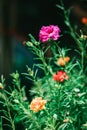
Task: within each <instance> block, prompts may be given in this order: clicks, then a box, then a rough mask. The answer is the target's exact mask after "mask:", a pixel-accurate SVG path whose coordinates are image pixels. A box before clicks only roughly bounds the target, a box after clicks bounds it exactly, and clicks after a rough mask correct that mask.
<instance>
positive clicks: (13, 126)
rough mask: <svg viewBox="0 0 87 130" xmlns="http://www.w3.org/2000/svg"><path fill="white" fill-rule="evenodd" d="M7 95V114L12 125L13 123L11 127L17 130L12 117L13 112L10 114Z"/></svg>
mask: <svg viewBox="0 0 87 130" xmlns="http://www.w3.org/2000/svg"><path fill="white" fill-rule="evenodd" d="M4 95H5V102H6V105H7V112H8V117H9V120H10V123H11V126H12V130H15V125H14V121H13V119H12V117H11V112H10V108H9V101H8V99H7V96H6V94H4Z"/></svg>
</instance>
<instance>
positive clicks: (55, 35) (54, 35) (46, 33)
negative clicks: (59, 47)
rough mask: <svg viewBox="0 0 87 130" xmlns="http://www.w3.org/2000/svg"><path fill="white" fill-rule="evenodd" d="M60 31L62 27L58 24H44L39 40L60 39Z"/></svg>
mask: <svg viewBox="0 0 87 130" xmlns="http://www.w3.org/2000/svg"><path fill="white" fill-rule="evenodd" d="M60 32H61V31H60V28H59V27H58V26H57V25H56V26H54V25H49V26H42V28H41V30H40V32H39V40H40V41H41V42H43V43H45V42H47V41H48V40H49V39H52V40H58V39H59V37H60V35H59V33H60Z"/></svg>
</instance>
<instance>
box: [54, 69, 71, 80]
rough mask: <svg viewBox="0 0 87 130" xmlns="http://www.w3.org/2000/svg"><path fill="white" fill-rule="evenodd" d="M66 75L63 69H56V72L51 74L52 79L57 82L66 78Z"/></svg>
mask: <svg viewBox="0 0 87 130" xmlns="http://www.w3.org/2000/svg"><path fill="white" fill-rule="evenodd" d="M68 78H69V77H68V75H67V74H66V72H65V71H62V70H60V71H58V72H57V73H56V74H54V75H53V79H54V80H56V81H59V82H63V81H64V80H68Z"/></svg>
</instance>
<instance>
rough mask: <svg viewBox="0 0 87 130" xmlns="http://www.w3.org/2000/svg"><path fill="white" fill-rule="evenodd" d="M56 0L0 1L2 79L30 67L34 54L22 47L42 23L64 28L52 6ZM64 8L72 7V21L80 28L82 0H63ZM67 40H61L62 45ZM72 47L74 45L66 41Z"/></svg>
mask: <svg viewBox="0 0 87 130" xmlns="http://www.w3.org/2000/svg"><path fill="white" fill-rule="evenodd" d="M59 1H60V0H44V1H41V0H28V1H26V0H25V1H24V0H0V75H2V74H3V75H4V76H5V78H6V82H7V83H8V82H9V80H10V77H9V73H12V72H14V71H16V70H18V71H19V73H21V72H26V65H29V66H30V67H32V65H33V63H34V62H35V61H34V55H33V54H32V53H31V52H30V51H29V50H27V49H26V48H25V47H24V46H23V44H22V43H23V42H24V41H26V40H28V34H29V33H31V34H32V35H33V36H34V37H35V38H36V39H37V40H38V34H39V30H40V28H41V27H42V26H43V25H50V24H54V25H59V27H60V28H61V30H64V29H66V26H65V24H64V20H63V17H62V15H61V14H62V13H61V11H60V9H58V8H57V7H56V4H60V2H59ZM64 4H65V7H66V8H68V7H70V6H73V7H74V9H73V11H72V13H71V21H72V24H74V23H77V24H78V25H79V28H81V18H82V17H87V1H86V0H67V1H64ZM68 42H70V39H69V38H67V40H65V44H66V43H68ZM70 45H71V46H72V47H73V46H74V45H73V44H71V43H70Z"/></svg>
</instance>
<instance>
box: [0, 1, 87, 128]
mask: <svg viewBox="0 0 87 130" xmlns="http://www.w3.org/2000/svg"><path fill="white" fill-rule="evenodd" d="M57 7H58V8H60V9H61V10H62V11H63V13H64V17H65V23H66V25H67V26H68V27H69V31H68V33H69V34H70V35H71V36H72V38H73V40H75V42H76V45H77V46H78V47H77V48H76V50H77V51H76V52H77V54H79V58H78V59H77V57H75V56H73V57H72V58H70V61H69V62H68V63H67V64H64V65H63V66H61V64H58V62H57V61H58V59H59V58H60V57H63V59H64V57H66V56H68V55H69V52H70V51H72V48H69V49H68V48H67V47H66V48H60V46H59V45H60V44H62V43H61V40H60V42H59V41H58V42H54V41H48V46H47V47H45V45H46V43H45V44H44V45H41V42H40V41H36V40H35V38H34V37H33V36H32V35H31V34H29V37H30V41H27V42H26V47H28V48H29V49H30V50H31V51H32V52H33V53H34V54H35V55H36V56H37V58H35V59H36V60H38V59H39V60H40V61H41V63H37V64H34V65H33V69H31V68H29V66H27V67H26V68H27V73H23V72H22V74H23V75H24V76H25V77H26V78H27V79H29V80H31V81H32V82H33V85H32V88H31V90H29V95H30V96H31V97H32V100H31V101H29V100H28V99H27V97H26V91H25V88H26V86H21V79H20V75H19V73H18V71H16V72H14V73H12V74H10V76H11V77H12V81H11V82H12V85H11V86H9V91H8V90H6V87H7V86H6V84H5V79H4V76H1V83H0V114H1V117H0V130H4V129H5V128H4V126H6V129H8V130H17V129H16V126H17V124H18V123H19V124H22V126H23V127H24V130H86V129H87V115H86V114H87V66H86V65H87V62H86V61H87V56H86V53H87V52H86V49H87V47H86V44H87V41H86V39H85V38H83V37H81V36H79V35H77V32H76V30H74V29H73V28H72V26H71V24H70V22H69V15H70V10H69V9H68V10H66V9H65V8H64V4H63V2H62V0H61V5H57ZM66 31H67V30H66ZM67 35H68V34H67ZM49 49H50V51H51V52H52V55H51V56H50V57H46V56H45V55H46V53H47V51H48V50H49ZM63 63H64V62H63ZM35 67H37V68H38V69H39V68H40V69H41V70H43V74H44V76H43V77H41V78H40V77H38V76H37V74H38V69H37V70H34V68H35ZM60 70H62V71H64V72H66V73H67V76H68V79H66V80H64V82H59V81H56V80H55V78H53V75H54V74H55V73H56V72H57V71H60ZM37 97H41V98H42V99H44V101H46V102H45V103H46V104H45V107H44V108H43V109H40V110H38V111H37V112H35V111H34V109H32V107H31V103H32V101H33V99H35V98H37ZM42 101H43V100H42ZM2 124H3V125H2Z"/></svg>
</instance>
